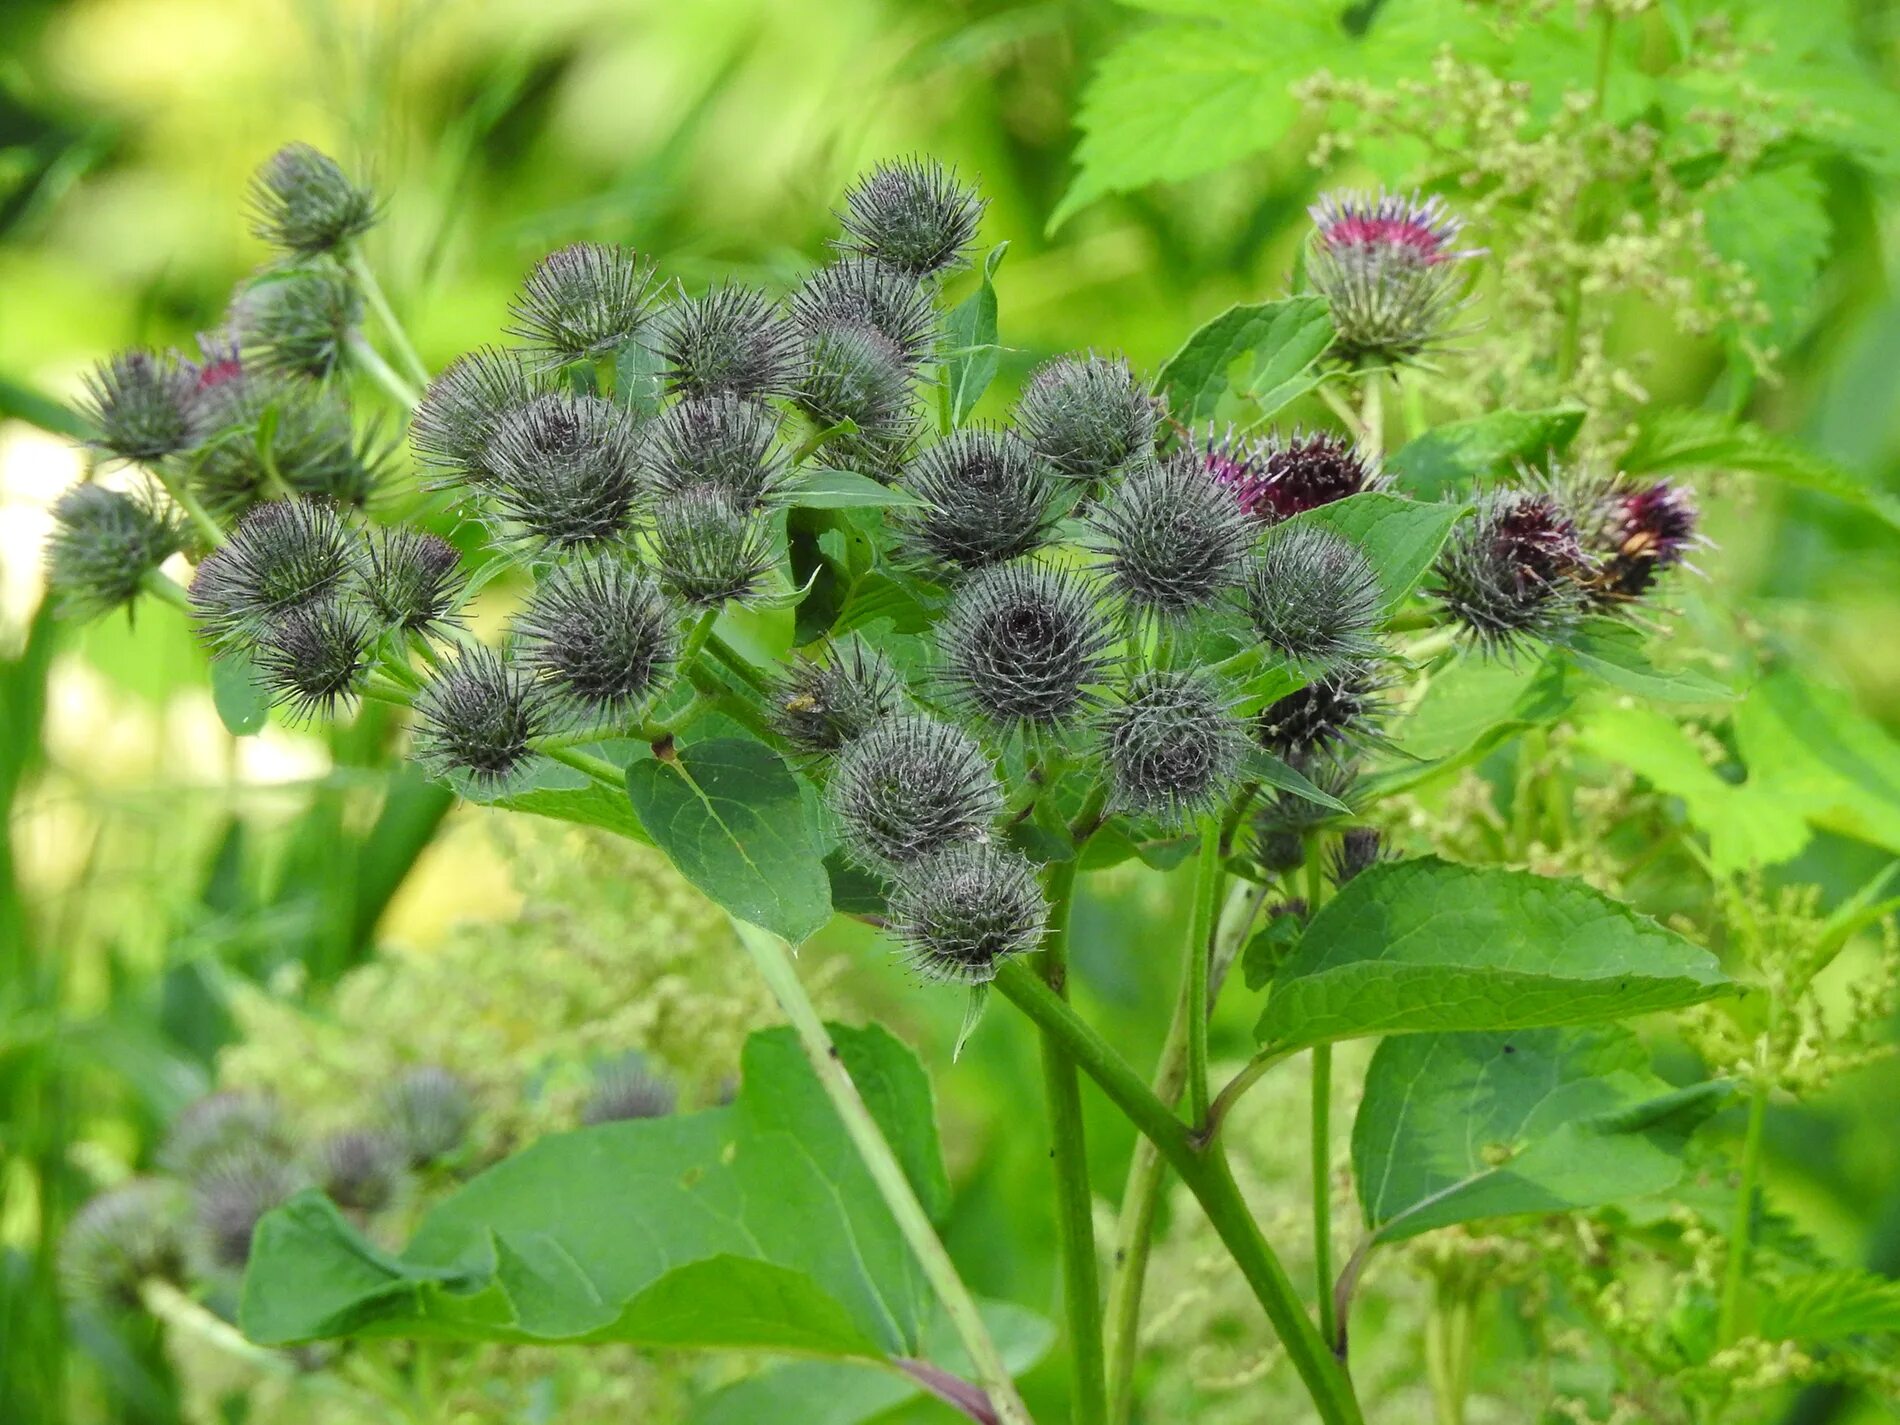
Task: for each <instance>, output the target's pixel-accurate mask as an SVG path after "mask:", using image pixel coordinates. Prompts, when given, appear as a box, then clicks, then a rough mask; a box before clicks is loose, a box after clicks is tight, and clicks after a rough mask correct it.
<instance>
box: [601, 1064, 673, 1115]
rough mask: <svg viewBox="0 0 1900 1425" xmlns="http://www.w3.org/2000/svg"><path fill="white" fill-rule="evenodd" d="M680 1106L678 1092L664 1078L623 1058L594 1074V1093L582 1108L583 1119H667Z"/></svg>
mask: <svg viewBox="0 0 1900 1425" xmlns="http://www.w3.org/2000/svg"><path fill="white" fill-rule="evenodd" d="M678 1105H679V1095H678V1094H677V1093H676V1092H675V1091H674V1088H673V1086H672V1085H671V1084H669V1083H668V1082H667V1081H666V1080H665V1079H662V1078H660V1077H658V1076H657V1075H654V1074H650V1073H648V1072H647V1071H646V1070H645V1069H644V1068H642V1067H641V1066H640V1065H639V1064H638V1063H637V1062H635V1061H634V1060H632V1059H621V1060H618V1061H617V1062H615V1063H612V1064H609V1065H607V1066H606V1067H605V1068H603V1069H602V1070H600V1072H599V1073H597V1074H596V1075H595V1076H594V1088H593V1092H592V1093H590V1094H588V1096H587V1102H586V1103H585V1104H584V1105H582V1107H581V1122H583V1123H588V1124H594V1123H623V1122H626V1121H628V1120H631V1119H636V1118H665V1117H666V1116H667V1115H669V1114H670V1113H672V1112H673V1110H674V1109H675V1108H676V1107H678Z"/></svg>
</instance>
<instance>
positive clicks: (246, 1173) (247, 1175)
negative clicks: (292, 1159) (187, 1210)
mask: <svg viewBox="0 0 1900 1425" xmlns="http://www.w3.org/2000/svg"><path fill="white" fill-rule="evenodd" d="M301 1186H303V1183H302V1180H301V1178H300V1175H299V1174H298V1172H297V1170H296V1169H295V1168H294V1167H293V1166H292V1165H291V1164H290V1163H289V1162H287V1161H285V1160H284V1159H283V1158H281V1157H278V1156H276V1155H275V1154H272V1153H266V1152H259V1151H257V1150H255V1149H243V1150H240V1151H238V1152H235V1153H231V1154H228V1155H226V1156H224V1157H222V1158H219V1159H218V1160H217V1161H216V1162H215V1163H213V1164H212V1165H211V1166H210V1167H209V1168H208V1169H207V1170H206V1171H205V1172H204V1173H203V1174H202V1175H201V1176H200V1177H199V1178H198V1179H197V1181H196V1182H194V1183H193V1184H192V1191H191V1197H192V1208H193V1213H194V1216H195V1217H196V1220H197V1228H198V1235H199V1239H200V1242H201V1244H202V1246H203V1248H204V1251H205V1253H206V1256H207V1257H208V1259H209V1262H210V1265H211V1266H213V1267H216V1268H220V1269H222V1270H225V1271H238V1270H241V1269H242V1268H243V1266H244V1264H245V1263H246V1262H248V1261H249V1260H250V1257H251V1236H252V1234H253V1233H254V1232H255V1231H256V1230H257V1223H258V1219H259V1218H261V1217H263V1215H264V1214H265V1213H267V1212H269V1211H270V1210H271V1209H272V1208H274V1207H282V1206H283V1205H284V1203H286V1202H288V1201H289V1200H290V1198H291V1195H292V1194H294V1193H295V1192H296V1191H297V1189H298V1188H299V1187H301Z"/></svg>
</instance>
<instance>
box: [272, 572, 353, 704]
mask: <svg viewBox="0 0 1900 1425" xmlns="http://www.w3.org/2000/svg"><path fill="white" fill-rule="evenodd" d="M375 638H376V630H375V628H374V627H373V626H372V625H371V623H370V621H369V619H368V618H367V617H366V616H365V615H364V614H363V613H362V612H361V611H360V610H358V609H356V608H353V607H351V606H350V605H348V604H345V603H342V602H340V601H337V600H334V599H325V600H322V601H320V602H318V603H314V604H308V605H306V606H304V607H303V608H297V609H292V610H291V611H290V612H289V613H287V614H285V615H284V616H283V617H282V618H280V619H278V620H276V621H275V622H274V623H272V624H271V626H270V628H269V630H268V631H267V632H266V633H265V634H264V636H263V638H262V639H261V640H260V641H259V643H258V648H257V671H258V673H259V675H260V676H261V677H262V678H263V680H264V686H265V687H266V688H268V689H269V690H270V694H271V702H272V704H273V705H274V706H277V707H281V708H283V709H285V712H286V715H287V716H288V717H289V719H290V720H291V721H292V722H306V721H309V720H310V719H312V718H329V717H333V716H335V714H336V711H337V708H338V707H339V706H340V705H342V704H345V703H347V702H349V701H350V700H351V699H352V698H354V697H355V696H356V691H357V687H358V685H359V684H360V683H361V682H362V679H363V675H364V674H365V673H366V672H368V671H369V662H370V647H371V645H372V644H373V643H374V642H375Z"/></svg>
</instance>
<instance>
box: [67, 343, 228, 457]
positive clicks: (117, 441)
mask: <svg viewBox="0 0 1900 1425" xmlns="http://www.w3.org/2000/svg"><path fill="white" fill-rule="evenodd" d="M85 385H86V394H85V396H84V397H83V398H82V400H81V401H80V414H81V415H82V416H83V417H84V418H85V421H86V424H87V425H88V426H90V427H91V428H92V429H91V434H90V436H89V437H88V443H89V444H91V445H92V446H93V447H94V448H95V449H98V450H102V451H104V452H105V453H106V454H107V455H116V456H117V457H118V458H119V459H121V460H131V461H137V462H139V463H141V464H147V463H150V462H151V461H154V460H158V459H159V458H161V457H163V456H166V455H173V454H176V453H177V452H179V451H181V450H189V449H190V448H191V447H192V446H194V445H196V444H197V443H198V437H199V436H200V435H201V434H202V433H203V432H202V420H203V415H204V412H203V408H202V407H201V405H200V403H199V396H198V377H197V372H196V371H195V370H194V369H193V368H192V367H191V366H190V365H189V364H187V363H186V362H183V361H181V360H180V359H179V357H178V353H177V352H174V351H164V352H155V351H122V352H119V353H118V354H117V355H116V356H112V357H109V358H108V359H106V360H105V361H102V362H100V363H99V365H98V366H97V367H95V368H94V369H93V370H92V371H91V372H90V373H88V374H87V376H86V380H85Z"/></svg>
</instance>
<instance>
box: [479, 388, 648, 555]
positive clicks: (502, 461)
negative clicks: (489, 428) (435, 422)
mask: <svg viewBox="0 0 1900 1425" xmlns="http://www.w3.org/2000/svg"><path fill="white" fill-rule="evenodd" d="M483 464H484V465H485V466H486V468H487V469H488V470H490V471H492V472H493V475H494V480H493V484H492V486H491V487H490V489H489V493H490V495H491V496H492V498H493V500H494V503H495V508H496V510H497V511H498V512H499V513H500V515H501V517H502V518H503V519H504V520H505V521H507V523H508V524H509V525H511V526H513V527H514V528H516V529H518V530H520V531H521V532H522V533H523V534H525V535H526V536H527V537H528V538H530V539H533V540H537V541H540V542H542V543H545V544H549V545H554V546H556V547H561V548H568V547H572V546H575V545H583V544H597V543H600V542H602V541H606V540H612V539H616V538H618V537H619V536H620V535H622V534H623V533H625V532H626V529H627V526H628V524H629V522H630V521H631V519H632V517H633V507H634V502H635V500H637V499H638V498H639V495H640V438H639V432H638V430H637V429H636V428H635V426H634V424H633V422H632V420H631V419H630V418H629V417H628V415H627V413H626V412H625V411H623V410H621V409H620V407H618V406H616V405H614V404H613V403H612V402H610V401H603V400H601V399H600V398H599V397H597V396H577V395H574V394H572V393H570V392H559V393H552V394H549V395H545V396H537V397H535V398H534V399H533V400H531V401H529V402H528V403H527V404H526V405H524V406H520V407H518V408H517V409H515V410H514V411H512V412H510V413H509V414H508V415H506V416H504V417H503V418H502V419H501V421H500V422H499V423H498V424H497V426H496V427H495V432H494V435H493V437H492V438H491V439H490V440H489V442H488V449H487V451H486V453H485V454H484V456H483Z"/></svg>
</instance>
